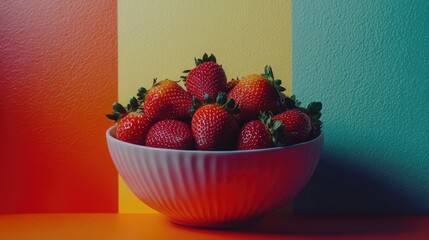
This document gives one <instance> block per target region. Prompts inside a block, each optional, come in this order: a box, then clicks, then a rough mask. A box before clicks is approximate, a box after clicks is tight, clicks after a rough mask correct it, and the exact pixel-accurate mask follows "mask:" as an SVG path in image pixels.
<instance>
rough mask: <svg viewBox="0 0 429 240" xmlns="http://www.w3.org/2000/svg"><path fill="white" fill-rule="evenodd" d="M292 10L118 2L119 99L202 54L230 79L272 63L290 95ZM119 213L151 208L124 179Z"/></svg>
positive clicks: (216, 0) (176, 74)
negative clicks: (208, 55) (212, 56)
mask: <svg viewBox="0 0 429 240" xmlns="http://www.w3.org/2000/svg"><path fill="white" fill-rule="evenodd" d="M291 10H292V4H291V2H290V1H284V0H270V1H257V0H252V1H248V0H238V1H229V0H222V1H220V0H211V1H199V0H181V1H170V0H161V1H140V0H132V1H119V5H118V30H119V34H118V45H119V69H118V70H119V83H118V84H119V100H120V101H121V102H128V101H129V99H130V96H133V95H135V94H136V89H138V88H139V87H140V86H144V87H146V88H149V87H150V86H151V84H152V79H153V78H154V77H157V78H158V79H165V78H169V79H173V80H179V79H180V76H181V75H183V74H182V71H183V70H185V69H190V68H192V67H193V66H195V63H194V57H202V55H203V54H204V52H207V53H214V54H215V55H216V58H217V60H218V62H219V63H220V64H222V66H223V68H224V70H225V72H226V74H227V77H228V79H231V78H236V77H237V76H240V77H242V76H246V75H248V74H251V73H261V72H262V71H263V68H264V66H265V65H267V64H270V65H272V67H273V69H274V73H275V75H276V77H278V78H281V79H282V80H283V81H284V85H285V87H286V88H287V89H288V92H287V93H291V90H292V89H291V87H292V70H291V69H292V12H291ZM268 16H281V20H279V19H278V18H275V17H274V18H273V17H268ZM119 211H120V212H124V213H126V212H153V210H151V209H150V208H148V207H146V206H145V205H143V204H142V203H141V202H140V201H139V200H138V199H137V198H136V197H135V196H134V195H133V194H132V193H131V192H130V190H129V189H128V187H126V185H125V184H124V182H123V181H122V180H120V183H119Z"/></svg>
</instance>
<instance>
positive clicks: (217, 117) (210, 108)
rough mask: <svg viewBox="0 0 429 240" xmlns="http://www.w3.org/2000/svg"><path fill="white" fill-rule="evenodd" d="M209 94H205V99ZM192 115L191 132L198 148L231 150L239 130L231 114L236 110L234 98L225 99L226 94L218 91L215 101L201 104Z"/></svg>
mask: <svg viewBox="0 0 429 240" xmlns="http://www.w3.org/2000/svg"><path fill="white" fill-rule="evenodd" d="M208 99H209V96H208V95H206V100H208ZM192 110H194V111H195V113H194V116H193V117H192V123H191V128H192V134H193V136H194V139H195V145H196V148H197V149H198V150H233V149H235V145H236V139H237V135H238V131H239V126H238V123H237V121H236V120H235V119H234V117H233V116H232V115H231V114H232V112H234V111H236V110H237V106H236V105H235V102H234V100H232V99H229V100H228V101H226V94H224V93H220V94H219V95H218V97H217V99H216V103H209V104H206V105H203V106H201V107H199V108H198V109H196V110H195V107H194V108H193V109H192Z"/></svg>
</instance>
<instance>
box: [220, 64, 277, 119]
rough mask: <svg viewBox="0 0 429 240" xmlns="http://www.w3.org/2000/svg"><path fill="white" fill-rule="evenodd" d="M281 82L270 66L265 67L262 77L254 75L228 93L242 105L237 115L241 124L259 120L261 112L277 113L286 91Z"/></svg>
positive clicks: (240, 82)
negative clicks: (279, 102)
mask: <svg viewBox="0 0 429 240" xmlns="http://www.w3.org/2000/svg"><path fill="white" fill-rule="evenodd" d="M280 85H281V80H279V79H276V80H275V79H274V76H273V71H272V69H271V67H270V66H266V67H265V73H264V74H262V75H257V74H252V75H249V76H247V77H245V78H243V79H242V80H240V81H239V83H238V84H237V85H236V86H235V87H234V88H233V89H232V90H231V91H230V92H229V93H228V98H233V99H235V101H237V103H238V104H240V113H239V114H238V115H236V118H237V120H239V122H241V123H245V122H247V121H250V120H253V119H256V118H258V116H259V112H261V111H262V112H272V113H276V112H277V111H276V110H277V105H278V101H279V98H280V93H281V92H282V91H284V90H285V88H283V87H282V86H280Z"/></svg>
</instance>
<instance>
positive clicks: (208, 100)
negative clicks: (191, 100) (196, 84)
mask: <svg viewBox="0 0 429 240" xmlns="http://www.w3.org/2000/svg"><path fill="white" fill-rule="evenodd" d="M204 101H205V102H206V103H211V102H213V99H212V98H211V97H210V95H209V94H208V93H205V94H204Z"/></svg>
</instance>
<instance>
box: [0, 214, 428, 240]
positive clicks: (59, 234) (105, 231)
mask: <svg viewBox="0 0 429 240" xmlns="http://www.w3.org/2000/svg"><path fill="white" fill-rule="evenodd" d="M0 239H1V240H7V239H79V240H82V239H173V240H181V239H187V240H192V239H203V240H211V239H333V240H335V239H429V216H428V217H424V216H421V217H344V216H343V217H322V216H318V217H310V216H286V215H273V216H269V217H267V218H265V219H264V220H262V221H261V222H260V223H259V224H256V225H254V226H251V227H247V228H240V229H234V230H208V229H195V228H188V227H183V226H179V225H176V224H173V223H171V222H169V221H168V219H167V218H166V217H164V216H162V215H159V214H21V215H0Z"/></svg>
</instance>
